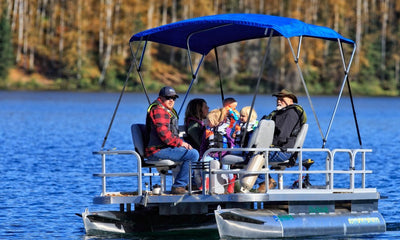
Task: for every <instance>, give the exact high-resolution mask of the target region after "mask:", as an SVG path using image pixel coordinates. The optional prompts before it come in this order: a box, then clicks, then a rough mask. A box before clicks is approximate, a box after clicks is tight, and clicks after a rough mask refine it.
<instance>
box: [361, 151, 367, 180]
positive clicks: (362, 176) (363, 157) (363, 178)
mask: <svg viewBox="0 0 400 240" xmlns="http://www.w3.org/2000/svg"><path fill="white" fill-rule="evenodd" d="M365 154H366V152H365V151H363V152H362V155H361V159H362V160H361V168H362V171H363V172H362V174H361V187H362V188H365Z"/></svg>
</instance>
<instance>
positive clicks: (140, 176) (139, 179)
mask: <svg viewBox="0 0 400 240" xmlns="http://www.w3.org/2000/svg"><path fill="white" fill-rule="evenodd" d="M136 159H137V168H138V169H137V171H138V186H137V190H138V195H139V196H140V195H142V184H143V183H142V159H140V157H139V154H138V156H136Z"/></svg>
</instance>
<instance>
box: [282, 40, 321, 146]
mask: <svg viewBox="0 0 400 240" xmlns="http://www.w3.org/2000/svg"><path fill="white" fill-rule="evenodd" d="M287 40H288V43H289V46H290V50H291V52H292V55H293V59H294V63H295V64H296V66H297V71H298V73H299V77H300V79H301V82H302V84H303V86H304V91H305V92H306V94H307V99H308V102H309V103H310V107H311V109H312V111H313V114H314V118H315V121H316V122H317V125H318V129H319V132H320V134H321V138H322V139H324V134H323V133H322V128H321V125H320V123H319V120H318V117H317V114H316V111H315V109H314V105H313V103H312V101H311V96H310V93H309V92H308V88H307V85H306V81H305V80H304V76H303V71H302V70H301V67H300V65H299V58H300V50H301V43H302V41H303V36H300V38H299V44H298V47H297V54H295V52H294V49H293V46H292V42H291V41H290V39H289V38H287Z"/></svg>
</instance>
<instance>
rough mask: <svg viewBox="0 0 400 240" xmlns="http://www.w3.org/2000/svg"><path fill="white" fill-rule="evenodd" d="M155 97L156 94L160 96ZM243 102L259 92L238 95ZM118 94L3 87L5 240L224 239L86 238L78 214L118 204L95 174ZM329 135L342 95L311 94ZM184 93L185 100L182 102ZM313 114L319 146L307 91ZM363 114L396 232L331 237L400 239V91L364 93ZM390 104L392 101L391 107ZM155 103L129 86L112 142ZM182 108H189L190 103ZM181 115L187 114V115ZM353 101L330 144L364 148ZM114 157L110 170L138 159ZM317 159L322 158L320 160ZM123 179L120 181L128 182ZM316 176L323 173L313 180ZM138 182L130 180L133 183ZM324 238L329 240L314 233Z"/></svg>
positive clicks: (0, 197)
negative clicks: (106, 197)
mask: <svg viewBox="0 0 400 240" xmlns="http://www.w3.org/2000/svg"><path fill="white" fill-rule="evenodd" d="M152 97H155V96H154V95H153V96H152ZM193 97H203V98H205V99H206V100H207V102H208V105H209V106H210V110H211V109H213V108H217V107H219V106H220V97H219V96H216V95H195V96H193ZM233 97H235V98H236V99H237V100H238V102H239V106H238V108H241V107H243V106H246V105H250V103H251V100H252V96H243V95H235V96H233ZM117 99H118V93H68V92H0V106H1V107H0V116H1V117H0V143H1V144H0V158H1V161H0V173H1V174H0V182H1V183H2V194H0V201H1V203H2V204H1V206H0V209H1V213H2V214H0V238H2V239H49V238H52V239H56V238H63V239H122V238H123V239H219V237H218V233H216V232H200V233H199V232H181V233H179V234H171V235H170V234H150V235H140V236H126V235H125V236H103V237H101V236H86V235H85V232H84V229H83V223H82V221H81V219H80V218H79V217H77V216H76V215H75V213H81V212H83V211H84V209H85V208H86V207H88V208H89V209H90V210H111V209H112V210H114V209H115V208H118V206H108V205H94V204H93V203H92V198H93V197H94V196H96V195H98V194H99V193H100V192H101V181H100V179H98V178H94V177H93V176H92V174H93V173H95V172H100V171H101V165H100V159H99V158H98V156H93V155H92V151H96V150H99V149H100V146H101V144H102V142H103V139H104V136H105V134H106V131H107V127H108V124H109V122H110V119H111V116H112V112H113V110H114V107H115V104H116V102H117ZM312 100H313V105H314V107H315V109H316V112H317V117H318V120H319V121H320V125H321V129H322V131H321V132H322V135H324V136H326V129H327V128H328V123H329V120H330V114H331V113H332V111H333V105H334V103H335V102H336V98H333V97H316V98H312ZM181 101H182V99H181V98H179V99H178V100H177V109H179V107H180V104H181ZM299 101H300V104H302V105H303V106H304V108H305V110H306V111H307V113H308V119H309V124H310V129H309V132H308V135H307V139H306V142H305V144H304V147H321V146H322V140H321V139H322V138H321V132H320V130H319V129H318V126H317V124H316V120H315V118H314V115H313V113H312V111H311V108H310V107H309V104H308V101H307V99H306V98H304V97H300V98H299ZM274 104H275V100H274V99H273V98H272V97H271V96H258V97H257V100H256V103H255V110H256V111H257V113H258V116H259V117H262V116H263V115H264V114H268V113H269V112H270V111H271V110H272V109H273V108H274ZM355 105H356V108H357V117H358V120H359V126H360V129H361V131H360V133H361V136H362V144H363V148H371V149H373V152H372V153H370V154H368V155H367V159H368V160H369V161H368V163H367V168H368V169H371V170H373V174H371V175H369V176H368V177H367V183H368V187H376V188H378V190H379V191H380V193H381V195H382V196H385V197H386V198H384V199H382V200H381V201H380V205H379V209H380V212H381V213H382V215H383V216H384V218H385V219H386V221H387V222H388V224H387V226H388V232H387V233H384V234H379V235H368V236H355V237H349V238H347V237H346V238H343V237H337V238H335V237H332V238H330V239H365V238H369V239H392V238H399V237H400V232H399V223H400V210H399V207H398V202H399V199H400V197H399V192H398V191H397V188H398V186H397V185H398V184H397V183H398V182H399V177H398V176H399V174H398V172H399V171H400V165H399V164H398V160H399V157H398V144H399V143H400V137H399V134H398V133H399V130H398V128H399V125H398V119H400V111H398V109H400V99H399V98H356V99H355ZM382 106H390V108H383V107H382ZM146 109H147V102H146V100H145V98H144V96H143V94H126V95H125V96H124V97H123V100H122V103H121V106H120V109H119V111H118V113H117V116H116V118H115V121H114V124H113V126H112V128H111V132H110V135H109V136H108V140H107V143H106V145H105V149H113V148H116V149H120V150H122V149H132V148H133V146H132V140H131V136H130V125H131V124H132V123H134V122H144V119H145V112H146ZM183 109H184V108H183ZM180 116H181V117H180V118H181V119H180V121H181V123H182V121H183V112H182V113H181V115H180ZM354 126H355V125H354V119H353V116H352V111H351V106H350V101H349V100H348V99H343V101H341V103H340V106H339V109H338V113H337V115H336V117H335V119H334V121H333V125H332V131H331V132H330V133H329V134H328V141H327V147H328V148H334V147H335V148H337V147H346V148H358V147H359V144H358V138H357V133H356V131H355V128H354ZM125 163H126V164H125V165H124V164H120V163H117V162H114V163H112V164H111V165H110V168H115V169H117V170H118V168H124V167H129V166H130V165H129V164H133V161H132V160H129V159H127V160H126V162H125ZM318 164H319V163H316V165H315V166H318ZM116 181H120V182H118V184H120V185H124V184H126V186H127V188H128V187H129V184H128V183H127V182H124V180H116ZM312 181H317V179H312ZM130 184H131V183H130ZM313 239H325V238H313Z"/></svg>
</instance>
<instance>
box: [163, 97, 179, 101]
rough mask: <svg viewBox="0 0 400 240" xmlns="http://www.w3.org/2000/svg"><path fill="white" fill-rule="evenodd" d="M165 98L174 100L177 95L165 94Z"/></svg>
mask: <svg viewBox="0 0 400 240" xmlns="http://www.w3.org/2000/svg"><path fill="white" fill-rule="evenodd" d="M164 98H165V99H167V100H171V99H172V100H174V101H175V100H176V96H165V97H164Z"/></svg>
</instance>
